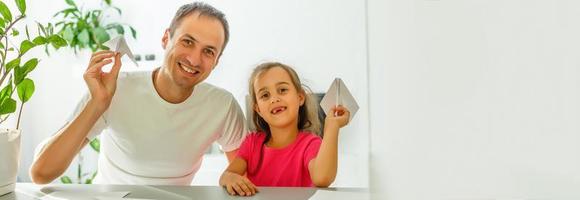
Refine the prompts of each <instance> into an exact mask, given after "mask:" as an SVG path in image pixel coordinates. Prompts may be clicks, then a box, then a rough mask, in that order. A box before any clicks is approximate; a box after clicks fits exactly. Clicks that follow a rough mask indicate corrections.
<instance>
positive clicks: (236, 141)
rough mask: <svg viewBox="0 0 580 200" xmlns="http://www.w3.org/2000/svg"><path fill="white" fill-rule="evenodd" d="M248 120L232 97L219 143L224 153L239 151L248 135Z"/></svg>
mask: <svg viewBox="0 0 580 200" xmlns="http://www.w3.org/2000/svg"><path fill="white" fill-rule="evenodd" d="M247 132H248V128H247V127H246V118H245V117H244V113H243V112H242V109H241V108H240V105H239V104H238V102H237V101H236V99H235V98H233V97H231V103H230V106H229V108H228V111H227V115H226V117H225V121H224V126H223V128H222V132H221V134H220V137H219V138H218V139H217V143H218V144H219V145H220V148H221V150H222V151H224V152H230V151H234V150H236V149H238V148H239V147H240V144H241V143H242V141H243V139H244V138H245V136H246V135H247Z"/></svg>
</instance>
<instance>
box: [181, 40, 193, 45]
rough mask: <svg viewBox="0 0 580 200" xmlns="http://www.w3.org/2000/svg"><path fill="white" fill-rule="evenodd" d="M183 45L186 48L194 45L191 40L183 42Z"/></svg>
mask: <svg viewBox="0 0 580 200" xmlns="http://www.w3.org/2000/svg"><path fill="white" fill-rule="evenodd" d="M183 44H185V45H186V46H190V45H192V44H193V41H191V40H183Z"/></svg>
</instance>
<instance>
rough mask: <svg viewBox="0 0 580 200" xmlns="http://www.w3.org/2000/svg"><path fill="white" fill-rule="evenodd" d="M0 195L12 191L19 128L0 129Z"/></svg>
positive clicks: (14, 182)
mask: <svg viewBox="0 0 580 200" xmlns="http://www.w3.org/2000/svg"><path fill="white" fill-rule="evenodd" d="M0 163H1V164H0V196H2V195H4V194H7V193H10V192H13V191H14V187H15V186H16V175H17V174H18V166H19V164H20V130H14V129H0Z"/></svg>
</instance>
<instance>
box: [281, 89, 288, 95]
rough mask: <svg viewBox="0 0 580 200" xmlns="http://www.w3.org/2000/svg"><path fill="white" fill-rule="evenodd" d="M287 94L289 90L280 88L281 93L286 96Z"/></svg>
mask: <svg viewBox="0 0 580 200" xmlns="http://www.w3.org/2000/svg"><path fill="white" fill-rule="evenodd" d="M286 92H288V89H287V88H280V93H282V94H284V93H286Z"/></svg>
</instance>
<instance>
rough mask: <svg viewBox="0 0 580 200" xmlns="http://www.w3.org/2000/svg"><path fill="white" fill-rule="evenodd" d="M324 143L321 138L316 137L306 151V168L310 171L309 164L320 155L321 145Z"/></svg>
mask: <svg viewBox="0 0 580 200" xmlns="http://www.w3.org/2000/svg"><path fill="white" fill-rule="evenodd" d="M321 143H322V139H320V137H314V138H312V140H311V141H310V142H309V143H308V146H306V148H305V150H304V168H306V169H308V163H310V161H311V160H312V159H314V158H316V155H318V150H320V144H321Z"/></svg>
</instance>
